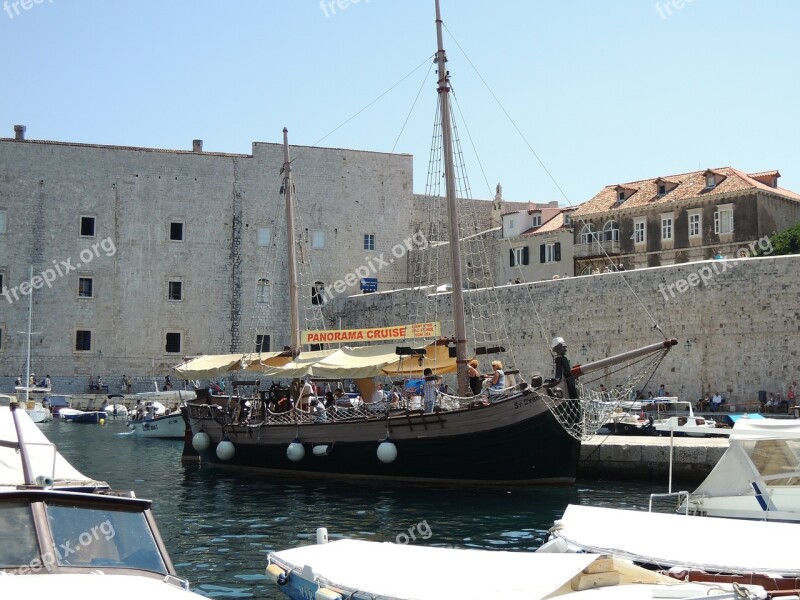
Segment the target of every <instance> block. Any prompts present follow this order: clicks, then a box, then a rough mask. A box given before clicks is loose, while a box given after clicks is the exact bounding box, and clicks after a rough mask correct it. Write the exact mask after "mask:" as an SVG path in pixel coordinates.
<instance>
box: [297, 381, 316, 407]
mask: <svg viewBox="0 0 800 600" xmlns="http://www.w3.org/2000/svg"><path fill="white" fill-rule="evenodd" d="M313 396H314V387H313V386H312V385H311V379H309V378H308V377H306V380H305V382H304V383H303V388H302V390H300V410H306V411H307V410H308V406H309V402H310V401H311V398H312V397H313Z"/></svg>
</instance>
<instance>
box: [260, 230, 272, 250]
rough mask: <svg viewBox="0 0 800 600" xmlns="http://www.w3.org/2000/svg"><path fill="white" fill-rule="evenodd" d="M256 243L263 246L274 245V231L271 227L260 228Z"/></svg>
mask: <svg viewBox="0 0 800 600" xmlns="http://www.w3.org/2000/svg"><path fill="white" fill-rule="evenodd" d="M256 243H257V244H258V245H259V246H261V247H262V248H263V247H264V246H269V245H270V244H271V243H272V229H270V228H269V227H259V228H258V234H257V240H256Z"/></svg>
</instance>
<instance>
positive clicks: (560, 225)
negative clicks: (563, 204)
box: [520, 208, 572, 235]
mask: <svg viewBox="0 0 800 600" xmlns="http://www.w3.org/2000/svg"><path fill="white" fill-rule="evenodd" d="M570 212H572V209H571V208H565V209H563V210H562V211H561V212H559V213H558V214H556V215H555V216H554V217H553V218H552V219H550V220H549V221H546V222H545V223H542V224H541V225H540V226H539V227H531V228H530V229H526V230H525V231H523V232H522V233H521V234H520V235H536V234H539V233H553V232H554V231H566V230H568V229H572V226H571V225H567V224H566V223H565V217H566V215H567V214H568V213H570Z"/></svg>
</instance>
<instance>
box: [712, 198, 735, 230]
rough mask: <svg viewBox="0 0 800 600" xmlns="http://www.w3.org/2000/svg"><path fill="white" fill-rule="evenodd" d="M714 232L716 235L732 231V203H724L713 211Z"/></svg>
mask: <svg viewBox="0 0 800 600" xmlns="http://www.w3.org/2000/svg"><path fill="white" fill-rule="evenodd" d="M714 233H716V234H717V235H720V234H724V233H733V205H732V204H725V205H722V206H718V207H717V212H715V213H714Z"/></svg>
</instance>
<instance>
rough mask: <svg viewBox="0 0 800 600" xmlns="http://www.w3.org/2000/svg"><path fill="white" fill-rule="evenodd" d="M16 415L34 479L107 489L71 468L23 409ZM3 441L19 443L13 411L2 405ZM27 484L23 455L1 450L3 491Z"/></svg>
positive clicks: (4, 398)
mask: <svg viewBox="0 0 800 600" xmlns="http://www.w3.org/2000/svg"><path fill="white" fill-rule="evenodd" d="M8 398H9V397H8V396H5V397H3V398H2V400H4V401H8ZM4 404H5V402H4ZM16 413H17V418H18V419H19V424H20V430H21V431H22V438H23V440H24V441H25V446H26V448H27V450H28V455H29V457H30V463H31V470H32V475H33V477H34V479H35V478H36V477H38V476H46V477H52V478H53V480H54V481H55V483H56V485H58V484H59V483H69V484H70V485H81V486H96V487H108V486H107V484H106V483H104V482H102V481H95V480H92V479H89V478H88V477H86V476H85V475H83V474H82V473H80V472H79V471H78V470H77V469H75V467H73V466H72V465H71V464H69V462H67V460H66V459H65V458H64V457H63V456H61V454H59V453H58V452H57V451H56V448H55V446H54V445H53V444H51V443H50V440H48V439H47V437H46V436H45V435H44V433H42V432H41V430H40V429H39V428H38V427H37V426H36V424H35V423H34V422H33V421H31V418H30V417H29V416H28V413H26V412H25V411H24V410H23V409H22V408H19V409H17V410H16ZM0 440H2V441H3V442H11V443H13V444H17V443H18V442H19V439H18V438H17V430H16V428H15V427H14V418H13V415H12V414H11V408H9V406H8V405H7V404H5V405H0ZM24 483H25V478H24V477H23V471H22V459H21V456H20V453H19V452H18V451H17V449H16V448H8V447H6V446H0V487H16V486H18V485H23V484H24Z"/></svg>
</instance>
